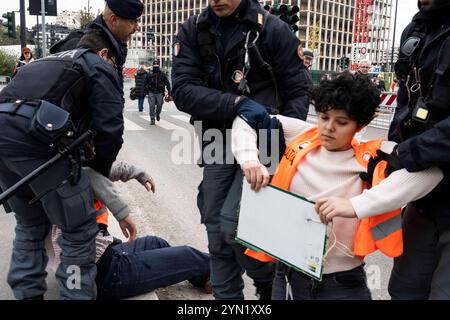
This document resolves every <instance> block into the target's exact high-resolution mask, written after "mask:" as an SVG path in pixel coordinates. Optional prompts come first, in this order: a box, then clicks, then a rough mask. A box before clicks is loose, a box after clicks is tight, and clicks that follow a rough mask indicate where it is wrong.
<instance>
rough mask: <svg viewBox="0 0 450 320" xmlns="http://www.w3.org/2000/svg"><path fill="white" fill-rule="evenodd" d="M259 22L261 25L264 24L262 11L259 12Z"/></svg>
mask: <svg viewBox="0 0 450 320" xmlns="http://www.w3.org/2000/svg"><path fill="white" fill-rule="evenodd" d="M258 24H259V25H260V26H262V25H263V15H262V14H261V13H258Z"/></svg>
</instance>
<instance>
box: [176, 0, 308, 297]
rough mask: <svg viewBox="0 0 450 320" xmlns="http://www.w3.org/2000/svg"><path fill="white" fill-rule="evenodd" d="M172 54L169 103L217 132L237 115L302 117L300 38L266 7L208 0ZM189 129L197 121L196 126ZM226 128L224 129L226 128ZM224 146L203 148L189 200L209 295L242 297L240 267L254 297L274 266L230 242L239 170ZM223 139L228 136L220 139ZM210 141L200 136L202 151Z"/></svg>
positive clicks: (249, 0) (265, 120)
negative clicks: (201, 237)
mask: <svg viewBox="0 0 450 320" xmlns="http://www.w3.org/2000/svg"><path fill="white" fill-rule="evenodd" d="M177 39H178V40H177V43H176V44H175V54H174V58H173V69H172V85H173V91H172V92H173V98H174V102H175V104H176V106H177V108H178V109H179V110H181V111H184V112H186V113H189V114H191V115H192V118H191V122H192V123H194V121H201V126H202V131H201V132H198V134H199V136H200V137H203V134H204V133H205V132H207V130H208V129H214V130H215V131H216V132H217V131H220V132H221V133H222V137H223V141H224V142H225V141H226V134H227V129H230V128H231V126H232V122H233V119H234V118H235V117H236V116H237V115H240V116H241V117H243V118H244V119H245V120H247V121H248V123H249V124H250V125H251V126H252V127H253V128H255V129H256V128H259V129H261V128H265V129H267V128H269V126H270V125H271V121H270V117H269V112H270V113H274V114H277V113H280V114H283V115H286V116H291V117H296V118H300V119H305V118H306V115H307V112H308V97H307V88H308V79H307V77H306V75H305V69H304V67H303V63H302V61H301V60H300V58H299V56H298V54H297V49H298V46H299V45H300V41H299V40H298V39H297V38H296V37H295V35H294V34H293V33H291V31H290V29H289V27H288V25H287V24H285V23H284V22H282V21H281V20H280V19H278V18H277V17H275V16H272V15H270V14H269V13H267V12H266V11H265V10H264V9H263V8H262V7H261V5H260V4H259V3H258V1H256V0H210V1H209V6H208V8H207V9H206V10H204V11H203V12H202V13H201V14H199V15H197V16H193V17H190V18H189V19H188V20H187V21H186V22H185V23H184V24H183V26H182V27H181V28H180V31H179V33H178V38H177ZM196 128H197V126H196ZM229 131H230V130H228V134H229ZM219 140H222V139H218V140H217V141H216V142H215V144H216V147H219V149H220V147H223V149H224V150H225V152H223V153H222V154H220V152H219V151H217V152H215V153H213V152H212V153H211V157H208V156H206V153H205V152H203V156H202V159H201V165H202V166H203V181H202V183H201V184H200V186H199V194H198V198H197V204H198V207H199V210H200V214H201V222H202V223H203V224H205V226H206V230H207V234H208V245H209V252H210V259H211V282H212V286H213V294H214V297H215V298H216V299H243V298H244V296H243V291H242V290H243V288H244V282H243V280H242V273H243V272H244V271H246V272H247V274H248V275H249V276H250V277H251V278H252V279H253V280H254V283H255V286H256V289H257V292H258V294H259V296H260V298H261V299H270V297H271V287H272V281H273V276H274V265H273V264H272V263H262V262H259V261H256V260H253V259H251V258H249V257H247V256H245V255H244V251H245V247H243V246H242V245H240V244H238V243H237V242H236V241H235V236H236V228H237V220H238V219H237V210H238V208H239V203H240V197H241V191H242V179H243V175H242V171H241V169H240V168H239V166H238V165H237V164H236V162H235V160H234V158H233V156H232V155H231V162H227V159H230V154H231V150H230V144H229V143H224V144H223V145H221V143H220V142H218V141H219ZM228 141H230V140H229V139H228ZM210 146H211V145H210V144H209V142H208V141H203V139H202V147H203V150H204V151H205V150H207V149H208V147H210Z"/></svg>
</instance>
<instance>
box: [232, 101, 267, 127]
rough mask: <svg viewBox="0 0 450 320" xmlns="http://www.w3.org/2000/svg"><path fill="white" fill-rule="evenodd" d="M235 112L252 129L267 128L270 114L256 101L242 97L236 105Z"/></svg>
mask: <svg viewBox="0 0 450 320" xmlns="http://www.w3.org/2000/svg"><path fill="white" fill-rule="evenodd" d="M236 113H237V115H238V116H239V117H241V118H242V119H243V120H244V121H245V122H247V124H248V125H249V126H250V127H252V128H253V129H254V130H258V129H269V126H270V116H269V113H268V112H267V110H266V108H265V107H264V106H263V105H261V104H259V103H258V102H256V101H254V100H252V99H249V98H244V99H243V100H241V101H240V102H239V103H238V104H237V105H236Z"/></svg>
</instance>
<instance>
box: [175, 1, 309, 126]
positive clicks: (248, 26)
mask: <svg viewBox="0 0 450 320" xmlns="http://www.w3.org/2000/svg"><path fill="white" fill-rule="evenodd" d="M260 19H261V20H260ZM259 22H262V24H260V23H259ZM219 24H220V19H218V18H217V16H216V15H215V14H214V13H213V12H212V11H211V10H210V9H206V10H205V11H203V12H202V13H201V14H200V15H196V16H193V17H190V18H189V19H188V20H187V21H186V22H185V23H184V24H183V26H182V27H181V29H180V30H179V33H178V40H177V41H178V43H177V44H176V47H177V52H176V54H175V56H174V59H173V70H172V85H173V98H174V101H175V104H176V106H177V108H178V109H179V110H181V111H183V112H186V113H189V114H191V115H192V116H193V118H194V119H201V120H204V121H203V129H204V130H206V129H208V128H218V129H225V128H231V125H232V121H233V119H234V117H235V116H236V111H235V105H234V103H235V99H236V98H237V97H238V96H239V95H241V94H240V93H238V92H237V90H236V89H237V84H235V83H234V82H233V81H232V75H233V72H234V71H235V70H238V69H239V70H241V69H242V62H243V48H244V43H245V40H246V34H247V32H248V31H249V30H252V31H258V32H259V39H258V41H257V46H258V48H259V51H260V53H261V55H262V56H263V59H264V60H265V61H266V62H268V63H269V64H270V65H271V66H272V68H273V73H274V75H275V78H276V82H277V85H278V91H279V97H280V98H281V101H278V102H280V105H281V106H280V105H277V103H278V102H277V101H276V100H275V89H274V85H273V81H271V78H270V77H269V75H268V73H267V70H266V69H264V70H262V69H261V68H260V66H259V65H257V63H256V62H253V64H252V66H251V69H250V72H249V74H248V77H247V80H248V83H249V86H250V89H251V93H250V94H249V96H250V97H251V98H252V99H254V100H256V101H257V102H259V103H261V104H263V105H265V106H266V107H267V109H269V110H270V111H272V113H276V112H277V111H278V112H280V113H281V114H283V115H286V116H291V117H296V118H300V119H305V118H306V115H307V112H308V107H309V103H308V97H307V88H308V79H307V76H306V75H305V69H304V67H303V63H302V61H301V60H300V58H299V57H298V55H297V47H298V45H299V44H300V41H299V40H298V39H297V38H296V37H295V36H294V34H292V33H291V31H290V29H289V27H288V25H287V24H286V23H284V22H282V21H281V20H280V19H279V18H277V17H275V16H273V15H270V14H268V13H267V12H266V11H265V10H263V9H262V7H261V5H260V4H259V3H258V2H257V1H256V0H247V5H246V7H245V9H243V12H242V14H240V17H239V18H238V27H237V29H236V30H235V32H234V33H233V34H232V36H231V38H230V41H228V45H227V46H226V48H223V46H222V41H221V39H220V33H219V31H218V27H219ZM204 26H206V27H204ZM205 29H207V30H208V32H209V34H210V35H209V37H211V38H212V39H213V41H214V44H213V45H212V47H213V49H214V52H213V54H212V55H211V56H212V57H213V58H214V59H211V60H209V61H205V58H204V57H202V55H201V54H200V44H199V33H200V32H202V37H203V38H204V35H205V32H204V31H200V30H205ZM253 61H255V60H253ZM251 62H252V61H251ZM256 83H258V84H259V88H257V87H255V86H254V84H256ZM280 109H281V110H280Z"/></svg>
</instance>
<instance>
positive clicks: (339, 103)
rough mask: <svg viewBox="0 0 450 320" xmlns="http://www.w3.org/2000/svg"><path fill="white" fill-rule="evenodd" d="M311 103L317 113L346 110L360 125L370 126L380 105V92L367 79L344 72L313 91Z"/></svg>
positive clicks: (324, 81) (321, 83)
mask: <svg viewBox="0 0 450 320" xmlns="http://www.w3.org/2000/svg"><path fill="white" fill-rule="evenodd" d="M311 103H312V104H313V105H314V108H315V109H316V112H322V113H323V112H327V111H328V110H330V109H336V110H344V111H345V112H346V113H347V115H348V116H349V117H350V118H351V119H353V120H355V121H356V122H357V123H358V124H368V123H370V121H372V119H373V118H374V116H375V112H376V109H377V108H378V106H379V105H380V92H379V90H378V89H377V88H376V87H375V86H374V85H373V84H372V82H371V81H370V80H369V79H368V78H367V77H364V76H361V75H357V74H354V75H353V74H351V73H349V72H343V73H340V74H338V75H337V76H336V77H335V78H334V79H332V80H323V81H321V82H320V85H319V86H317V87H315V88H314V89H312V90H311Z"/></svg>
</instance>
